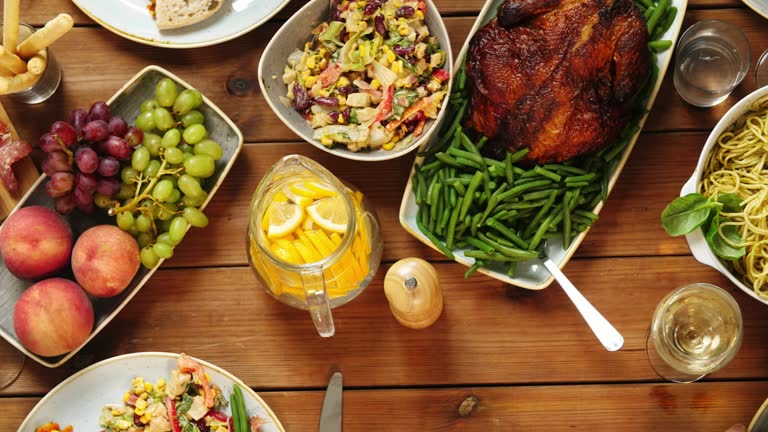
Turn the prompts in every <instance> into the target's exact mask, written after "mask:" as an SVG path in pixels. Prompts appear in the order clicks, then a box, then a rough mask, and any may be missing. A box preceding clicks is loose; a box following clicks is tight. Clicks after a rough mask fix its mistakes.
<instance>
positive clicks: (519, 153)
mask: <svg viewBox="0 0 768 432" xmlns="http://www.w3.org/2000/svg"><path fill="white" fill-rule="evenodd" d="M529 151H530V149H527V148H524V149H520V150H518V151H516V152H514V153H512V156H511V157H510V158H511V159H512V163H515V162H518V161H520V160H521V159H523V158H524V157H525V156H526V155H528V152H529Z"/></svg>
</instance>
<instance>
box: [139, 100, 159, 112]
mask: <svg viewBox="0 0 768 432" xmlns="http://www.w3.org/2000/svg"><path fill="white" fill-rule="evenodd" d="M159 106H160V104H159V103H158V102H157V99H147V100H145V101H144V102H142V103H141V108H140V109H141V112H147V111H152V110H153V109H155V108H157V107H159Z"/></svg>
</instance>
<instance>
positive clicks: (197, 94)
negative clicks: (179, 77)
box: [189, 89, 203, 108]
mask: <svg viewBox="0 0 768 432" xmlns="http://www.w3.org/2000/svg"><path fill="white" fill-rule="evenodd" d="M189 91H190V92H191V93H192V95H193V96H194V97H195V106H193V107H192V108H197V107H199V106H200V105H202V104H203V94H202V93H200V92H199V91H197V90H195V89H189Z"/></svg>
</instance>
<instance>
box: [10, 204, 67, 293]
mask: <svg viewBox="0 0 768 432" xmlns="http://www.w3.org/2000/svg"><path fill="white" fill-rule="evenodd" d="M71 251H72V230H71V229H70V228H69V225H68V224H67V222H66V221H65V220H64V219H63V218H62V217H61V216H59V214H58V213H56V212H55V211H54V210H53V209H50V208H47V207H41V206H29V207H24V208H20V209H19V210H17V211H15V212H14V213H13V214H11V215H10V216H8V219H6V221H5V223H4V224H3V226H2V228H0V253H2V255H3V260H4V261H5V266H6V267H7V268H8V270H9V271H10V272H11V273H13V274H14V275H15V276H16V277H19V278H22V279H38V278H42V277H46V276H51V275H53V274H54V273H56V272H57V271H59V270H61V269H62V268H64V266H66V265H67V263H68V262H69V254H70V252H71Z"/></svg>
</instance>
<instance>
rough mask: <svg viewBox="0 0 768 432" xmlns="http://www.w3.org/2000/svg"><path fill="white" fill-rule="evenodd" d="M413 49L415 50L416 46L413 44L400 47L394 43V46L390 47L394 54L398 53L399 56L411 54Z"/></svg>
mask: <svg viewBox="0 0 768 432" xmlns="http://www.w3.org/2000/svg"><path fill="white" fill-rule="evenodd" d="M415 50H416V47H414V46H413V45H411V46H407V47H402V46H400V45H395V46H394V47H393V48H392V51H393V52H394V53H395V54H397V55H399V56H403V57H405V56H407V55H409V54H413V52H414V51H415Z"/></svg>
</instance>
